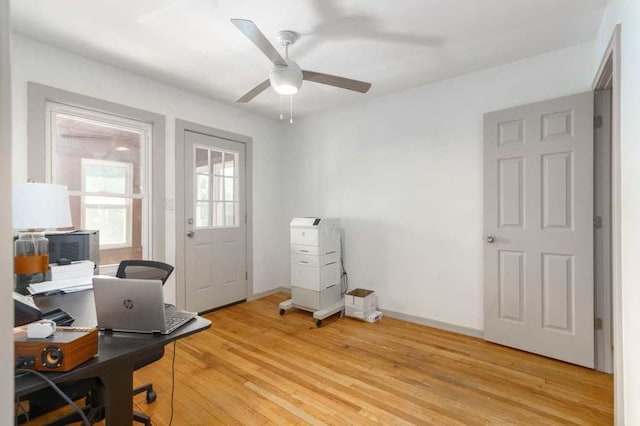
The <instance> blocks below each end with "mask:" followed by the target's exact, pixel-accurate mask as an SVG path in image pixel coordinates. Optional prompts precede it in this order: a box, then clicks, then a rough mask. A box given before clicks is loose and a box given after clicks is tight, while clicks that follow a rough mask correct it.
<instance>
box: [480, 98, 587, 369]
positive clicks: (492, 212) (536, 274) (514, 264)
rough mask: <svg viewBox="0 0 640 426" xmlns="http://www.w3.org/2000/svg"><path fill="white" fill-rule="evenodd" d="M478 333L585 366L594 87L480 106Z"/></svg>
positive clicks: (497, 340) (500, 341)
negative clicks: (492, 108)
mask: <svg viewBox="0 0 640 426" xmlns="http://www.w3.org/2000/svg"><path fill="white" fill-rule="evenodd" d="M484 230H485V246H484V247H485V249H484V271H485V272H484V289H485V291H484V299H485V300H484V305H485V308H484V313H485V323H484V327H485V329H484V337H485V339H486V340H489V341H492V342H496V343H500V344H503V345H507V346H511V347H515V348H518V349H523V350H526V351H529V352H534V353H537V354H541V355H545V356H549V357H552V358H556V359H560V360H563V361H567V362H571V363H575V364H579V365H583V366H586V367H591V368H593V366H594V326H593V321H594V316H593V306H594V284H593V280H594V272H593V268H594V263H593V93H591V92H589V93H583V94H578V95H573V96H567V97H564V98H559V99H553V100H549V101H544V102H539V103H535V104H531V105H524V106H520V107H516V108H510V109H507V110H503V111H497V112H492V113H488V114H485V117H484Z"/></svg>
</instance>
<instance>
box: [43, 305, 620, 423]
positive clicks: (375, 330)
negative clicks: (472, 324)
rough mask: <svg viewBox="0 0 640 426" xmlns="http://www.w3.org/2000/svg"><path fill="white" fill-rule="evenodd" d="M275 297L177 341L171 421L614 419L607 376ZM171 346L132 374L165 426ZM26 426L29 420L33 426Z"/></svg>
mask: <svg viewBox="0 0 640 426" xmlns="http://www.w3.org/2000/svg"><path fill="white" fill-rule="evenodd" d="M287 297H288V296H287V295H285V294H277V295H273V296H269V297H266V298H263V299H260V300H257V301H254V302H250V303H245V304H241V305H236V306H233V307H230V308H227V309H224V310H221V311H218V312H214V313H212V314H209V315H207V317H208V318H209V319H211V321H212V327H211V329H210V330H207V331H206V332H202V333H200V334H198V335H195V336H192V337H190V338H186V339H183V340H181V341H179V342H178V343H177V347H176V361H175V368H176V369H175V400H174V418H173V424H174V425H210V424H274V425H282V424H349V425H357V424H385V425H388V424H394V425H395V424H435V425H453V424H469V425H475V424H500V425H503V424H519V425H521V424H535V425H540V424H544V425H549V424H558V425H568V424H593V425H607V424H612V423H613V400H612V392H613V391H612V376H609V375H606V374H602V373H597V372H594V371H591V370H588V369H585V368H582V367H577V366H574V365H570V364H565V363H562V362H559V361H554V360H551V359H548V358H544V357H540V356H536V355H532V354H528V353H525V352H520V351H517V350H514V349H509V348H506V347H502V346H499V345H494V344H491V343H487V342H485V341H483V340H481V339H476V338H471V337H466V336H461V335H458V334H454V333H449V332H444V331H440V330H436V329H432V328H429V327H424V326H420V325H416V324H411V323H407V322H403V321H398V320H394V319H391V318H383V319H382V320H381V321H380V322H378V323H375V324H369V323H364V322H360V321H357V320H353V319H351V318H342V319H338V318H335V319H334V318H331V319H328V320H326V321H325V324H324V325H323V326H322V327H321V328H316V327H315V325H314V323H313V321H312V318H311V314H310V313H308V312H303V311H296V310H292V311H289V312H288V313H287V314H286V315H285V316H283V317H280V316H279V315H278V303H280V302H281V301H282V300H285V299H286V298H287ZM172 355H173V347H172V346H168V347H167V351H166V355H165V357H164V358H163V359H162V360H161V361H159V362H157V363H155V364H153V365H151V366H148V367H145V368H144V369H142V370H139V371H138V372H137V373H136V375H135V382H136V384H141V383H143V382H148V381H151V382H153V384H154V387H155V388H156V390H157V392H158V400H157V401H156V402H155V403H153V404H150V405H147V404H146V403H145V401H144V396H143V395H139V396H137V397H136V398H135V399H134V402H135V407H136V409H137V410H139V411H144V412H146V413H147V414H149V415H151V416H152V419H153V424H154V425H158V426H161V425H168V424H169V413H170V411H169V410H170V408H169V407H170V400H171V360H172ZM34 424H36V423H35V422H34Z"/></svg>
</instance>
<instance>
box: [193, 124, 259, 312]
mask: <svg viewBox="0 0 640 426" xmlns="http://www.w3.org/2000/svg"><path fill="white" fill-rule="evenodd" d="M184 140H185V146H184V149H185V153H184V158H185V168H184V170H185V182H186V183H187V184H186V186H187V187H189V186H191V190H187V191H186V193H185V218H186V221H187V223H186V229H187V231H188V232H187V235H186V236H185V237H184V238H185V266H186V275H185V276H186V284H185V287H186V297H185V301H186V309H188V310H191V311H196V312H203V311H206V310H210V309H214V308H217V307H220V306H224V305H227V304H229V303H233V302H238V301H241V300H243V299H246V297H247V280H246V271H247V266H246V223H245V220H244V218H245V208H246V207H245V174H244V173H245V170H244V164H245V146H244V144H242V143H240V142H234V141H230V140H227V139H222V138H217V137H214V136H209V135H204V134H201V133H196V132H191V131H185V135H184Z"/></svg>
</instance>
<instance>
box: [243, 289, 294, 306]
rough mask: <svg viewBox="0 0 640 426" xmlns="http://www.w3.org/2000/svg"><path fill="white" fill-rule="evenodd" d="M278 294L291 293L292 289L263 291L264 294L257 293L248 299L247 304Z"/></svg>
mask: <svg viewBox="0 0 640 426" xmlns="http://www.w3.org/2000/svg"><path fill="white" fill-rule="evenodd" d="M276 293H291V288H290V287H276V288H273V289H271V290H267V291H263V292H262V293H255V294H252V295H251V296H248V297H247V302H251V301H252V300H257V299H262V298H263V297H267V296H271V295H272V294H276Z"/></svg>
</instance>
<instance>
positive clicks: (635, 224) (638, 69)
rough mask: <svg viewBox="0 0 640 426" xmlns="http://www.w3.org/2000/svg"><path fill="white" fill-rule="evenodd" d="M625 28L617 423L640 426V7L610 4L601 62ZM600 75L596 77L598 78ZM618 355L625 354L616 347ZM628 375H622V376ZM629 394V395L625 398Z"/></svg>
mask: <svg viewBox="0 0 640 426" xmlns="http://www.w3.org/2000/svg"><path fill="white" fill-rule="evenodd" d="M618 23H621V24H622V27H621V52H620V54H621V56H620V57H621V70H620V71H621V80H622V81H621V85H620V87H621V91H622V93H621V97H620V103H621V129H620V132H621V133H620V137H621V161H622V163H621V198H622V209H621V216H622V217H621V222H622V229H621V231H622V251H621V257H622V259H621V260H622V265H621V266H622V271H621V278H622V283H621V284H622V285H621V305H622V306H621V314H622V366H621V368H620V366H616V368H615V373H616V376H615V379H616V393H617V395H616V402H618V401H620V399H619V398H620V396H621V395H620V394H622V402H623V404H618V405H617V406H616V423H617V424H620V425H622V424H626V425H639V424H640V405H638V401H640V339H639V336H640V285H639V283H640V262H638V259H640V167H639V165H640V140H639V139H638V135H640V54H639V52H640V2H639V1H638V0H610V2H609V6H608V8H607V12H606V14H605V16H604V19H603V21H602V25H601V27H600V30H599V32H598V36H597V39H596V52H595V59H596V60H597V61H598V62H599V61H600V59H601V58H602V56H603V54H604V51H605V49H606V48H607V44H608V43H609V40H610V39H611V36H612V33H613V31H614V27H615V26H616V25H617V24H618ZM593 74H594V75H595V71H594V72H593ZM616 349H618V350H619V349H620V348H619V347H616ZM620 372H622V374H618V373H620ZM621 390H623V392H621Z"/></svg>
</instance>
